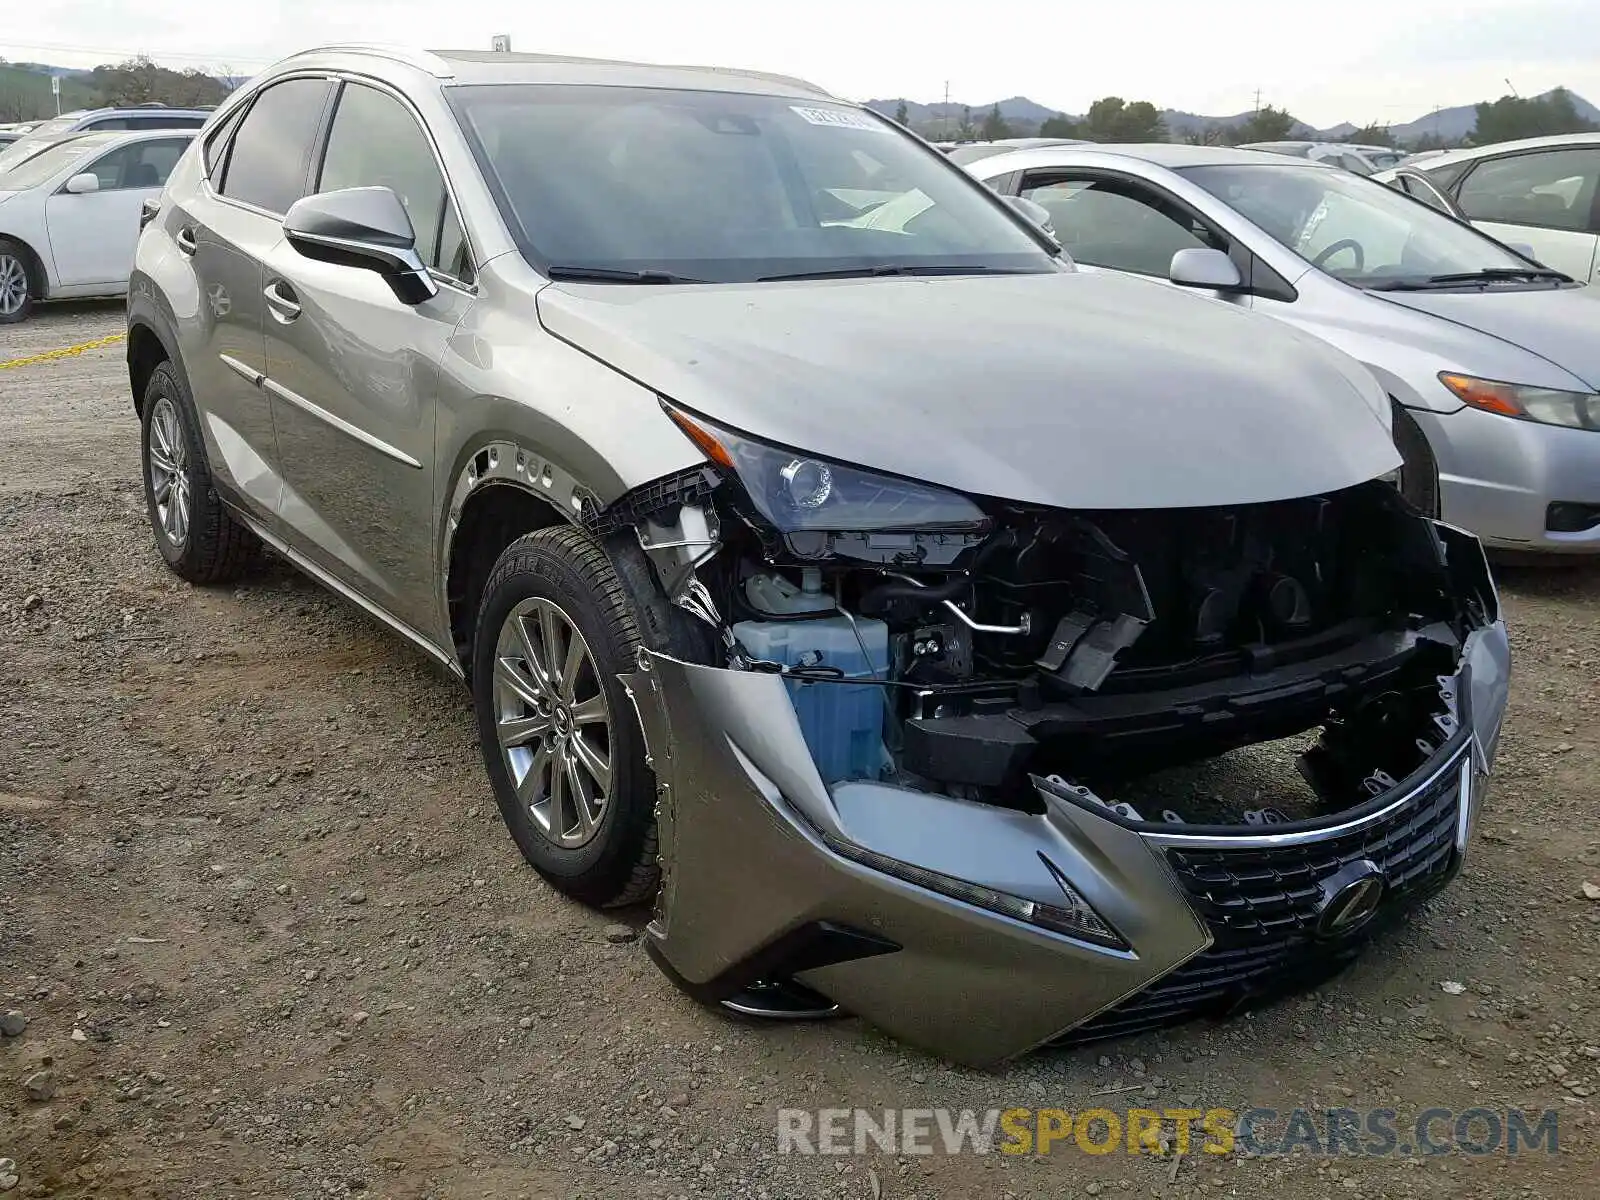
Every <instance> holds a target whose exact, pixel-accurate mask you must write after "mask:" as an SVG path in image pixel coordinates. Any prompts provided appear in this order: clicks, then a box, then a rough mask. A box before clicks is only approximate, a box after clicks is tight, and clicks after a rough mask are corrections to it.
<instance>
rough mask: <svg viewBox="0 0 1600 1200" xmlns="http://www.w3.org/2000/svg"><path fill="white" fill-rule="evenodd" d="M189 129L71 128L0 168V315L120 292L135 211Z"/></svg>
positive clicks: (160, 183)
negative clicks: (69, 134) (73, 131)
mask: <svg viewBox="0 0 1600 1200" xmlns="http://www.w3.org/2000/svg"><path fill="white" fill-rule="evenodd" d="M193 140H194V131H193V130H187V129H161V130H148V131H140V132H134V133H91V134H84V135H82V136H79V137H73V138H70V139H68V140H66V141H63V142H60V143H58V144H56V145H53V146H51V147H49V148H48V149H46V150H43V151H41V152H40V153H38V154H36V155H34V156H33V157H32V158H29V159H27V160H26V161H25V162H22V163H20V164H18V165H17V166H15V167H13V168H12V169H11V170H9V171H7V172H5V173H4V174H0V324H15V323H16V322H18V321H25V320H27V318H28V316H29V314H30V313H31V312H32V311H33V306H34V304H36V303H37V302H38V301H40V300H64V299H68V298H71V297H84V296H120V295H122V294H123V293H124V292H126V291H127V289H128V274H129V272H130V270H131V269H132V267H133V248H134V244H135V243H136V242H137V241H138V240H139V218H140V213H141V211H142V209H143V206H144V202H145V201H146V200H153V199H154V198H156V197H157V196H159V195H160V194H161V189H162V188H163V187H164V186H165V185H166V182H167V176H168V175H170V174H171V173H172V168H173V167H174V166H175V165H176V164H177V162H178V159H179V158H181V157H182V156H183V152H184V151H185V150H187V149H188V148H189V143H190V142H191V141H193Z"/></svg>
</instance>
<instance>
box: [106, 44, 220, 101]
mask: <svg viewBox="0 0 1600 1200" xmlns="http://www.w3.org/2000/svg"><path fill="white" fill-rule="evenodd" d="M91 86H93V87H94V89H95V91H97V92H98V93H99V95H100V100H101V103H103V104H107V105H135V104H169V105H172V106H174V107H183V108H187V107H192V106H195V105H208V104H220V103H221V102H222V101H223V100H224V99H225V98H226V97H227V95H228V87H227V85H226V84H224V83H223V82H222V81H221V80H220V79H216V78H214V77H212V76H210V75H207V74H206V73H205V72H204V71H197V70H193V69H191V70H187V71H174V70H171V69H169V68H167V67H162V66H157V65H156V64H155V63H153V62H151V61H150V60H149V59H148V58H145V57H143V56H140V57H139V58H130V59H128V60H127V61H126V62H121V63H117V64H116V65H115V66H112V65H104V66H98V67H96V68H95V69H94V72H93V74H92V76H91Z"/></svg>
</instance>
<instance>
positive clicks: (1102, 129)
mask: <svg viewBox="0 0 1600 1200" xmlns="http://www.w3.org/2000/svg"><path fill="white" fill-rule="evenodd" d="M1082 136H1084V137H1086V138H1088V139H1089V140H1090V141H1092V142H1164V141H1166V140H1167V123H1166V122H1165V121H1163V120H1162V119H1161V113H1160V111H1159V110H1158V109H1157V108H1156V106H1155V105H1153V104H1151V103H1150V102H1149V101H1148V100H1135V101H1134V102H1133V103H1132V104H1129V103H1128V102H1127V101H1126V100H1124V99H1123V98H1122V97H1121V96H1105V97H1102V98H1101V99H1099V100H1096V101H1095V102H1094V103H1093V104H1091V105H1090V106H1089V115H1088V116H1086V117H1085V118H1084V119H1083V126H1082Z"/></svg>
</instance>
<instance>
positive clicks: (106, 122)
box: [83, 117, 129, 130]
mask: <svg viewBox="0 0 1600 1200" xmlns="http://www.w3.org/2000/svg"><path fill="white" fill-rule="evenodd" d="M83 128H84V129H96V130H105V129H127V128H129V122H128V118H127V117H101V118H100V119H99V120H98V121H90V122H88V123H87V124H86V125H84V126H83Z"/></svg>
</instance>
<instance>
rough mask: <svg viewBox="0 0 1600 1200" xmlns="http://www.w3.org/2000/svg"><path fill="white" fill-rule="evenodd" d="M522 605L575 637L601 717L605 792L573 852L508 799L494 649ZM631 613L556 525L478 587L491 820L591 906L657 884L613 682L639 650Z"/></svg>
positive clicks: (639, 756)
mask: <svg viewBox="0 0 1600 1200" xmlns="http://www.w3.org/2000/svg"><path fill="white" fill-rule="evenodd" d="M528 601H547V602H550V603H552V604H554V605H555V606H557V608H559V609H560V611H561V612H562V613H563V614H564V615H565V617H566V618H567V619H568V620H569V621H570V622H571V624H572V626H573V627H574V628H576V629H577V631H578V632H579V633H580V634H581V635H582V637H583V640H584V642H585V643H586V644H587V647H588V650H589V653H590V656H591V657H592V660H593V678H595V679H597V680H598V682H599V685H600V687H601V688H602V689H603V691H604V695H605V700H606V705H607V709H608V712H609V714H610V720H609V724H608V726H607V731H606V744H607V749H608V751H609V759H610V774H611V785H610V789H609V794H608V795H607V797H606V801H605V804H604V806H603V808H602V809H601V811H600V816H599V818H598V820H597V821H596V822H595V825H594V830H595V831H594V833H593V834H592V835H590V840H589V841H587V842H586V843H585V844H583V845H581V846H577V847H568V846H563V845H560V844H558V842H557V841H556V840H554V839H553V838H551V837H550V836H548V835H547V834H546V833H545V832H544V830H543V828H542V827H541V826H540V825H539V824H538V823H536V821H535V820H534V817H533V816H532V814H531V812H530V810H529V808H528V807H527V806H525V805H524V803H523V802H522V801H521V800H519V799H518V796H517V789H516V785H515V783H514V782H513V779H512V775H511V770H510V769H509V768H508V765H507V761H506V753H505V752H504V751H503V750H502V749H501V745H500V738H499V732H498V728H497V725H498V721H499V711H498V699H497V689H496V677H495V668H496V659H497V655H498V645H499V640H500V635H501V632H502V630H503V629H504V628H505V627H506V623H507V621H508V619H509V618H510V617H511V616H512V613H513V612H514V611H515V610H516V609H517V608H518V607H519V605H523V604H525V603H526V602H528ZM637 612H638V610H637V609H636V606H635V603H634V601H633V598H632V597H631V595H630V591H629V589H628V587H626V586H625V585H624V584H623V582H622V580H621V578H619V576H618V574H617V571H616V569H615V567H614V566H613V564H612V561H611V559H610V557H609V556H608V555H607V554H606V552H605V550H604V549H603V548H602V547H601V546H600V545H599V544H598V543H596V542H595V541H594V540H593V539H592V538H590V537H589V536H587V535H586V534H585V533H583V532H582V531H581V530H578V529H574V528H571V527H569V526H562V527H559V528H551V529H543V530H540V531H538V532H537V533H531V534H529V535H528V536H526V537H523V538H520V539H519V540H517V541H515V542H513V543H512V544H511V545H510V546H508V547H507V548H506V550H505V552H504V553H503V554H501V555H500V558H499V560H498V561H497V562H496V563H495V566H494V569H493V571H491V572H490V574H489V580H488V582H487V583H486V584H485V585H484V591H483V603H482V605H481V607H480V608H479V611H478V621H477V626H476V628H475V629H474V633H473V651H472V668H473V669H472V697H473V705H474V708H475V709H476V711H477V718H478V740H479V743H480V744H481V746H482V748H483V761H484V766H485V768H486V769H487V770H488V773H489V781H490V783H491V784H492V785H493V787H494V794H495V801H496V803H497V804H498V805H499V806H500V815H501V816H502V817H503V818H504V819H505V823H506V827H507V828H508V829H509V830H510V831H511V836H512V838H513V839H514V840H515V841H516V843H517V848H518V849H519V850H521V851H522V856H523V858H525V859H526V860H527V861H528V863H529V865H530V866H532V867H533V868H534V869H535V870H537V871H538V872H539V873H540V874H541V875H542V876H544V878H545V879H547V880H548V881H549V882H550V883H551V885H552V886H554V887H555V888H556V889H557V890H559V891H561V892H563V893H565V894H566V895H568V896H571V897H572V898H573V899H575V900H578V901H580V902H582V903H584V904H589V905H592V906H594V907H598V908H618V907H622V906H624V905H629V904H636V903H638V902H640V901H642V900H647V899H649V898H650V897H651V896H653V895H654V894H655V891H656V888H657V886H658V884H659V881H660V874H659V867H658V865H657V861H656V826H655V798H656V794H655V777H654V775H653V773H652V772H651V770H650V768H649V766H648V765H647V764H646V762H645V746H644V737H643V735H642V734H641V732H640V730H639V723H638V720H637V718H636V715H635V713H634V710H633V705H632V702H631V701H630V700H629V699H628V696H627V692H626V691H625V690H624V689H623V687H622V684H621V682H620V681H619V680H618V679H617V676H618V675H619V674H625V673H627V672H629V671H632V670H633V669H634V668H635V663H636V655H637V652H638V649H639V646H640V644H641V638H640V630H639V623H638V615H637ZM585 678H586V679H587V678H589V676H587V675H586V676H585ZM530 770H531V768H530Z"/></svg>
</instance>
